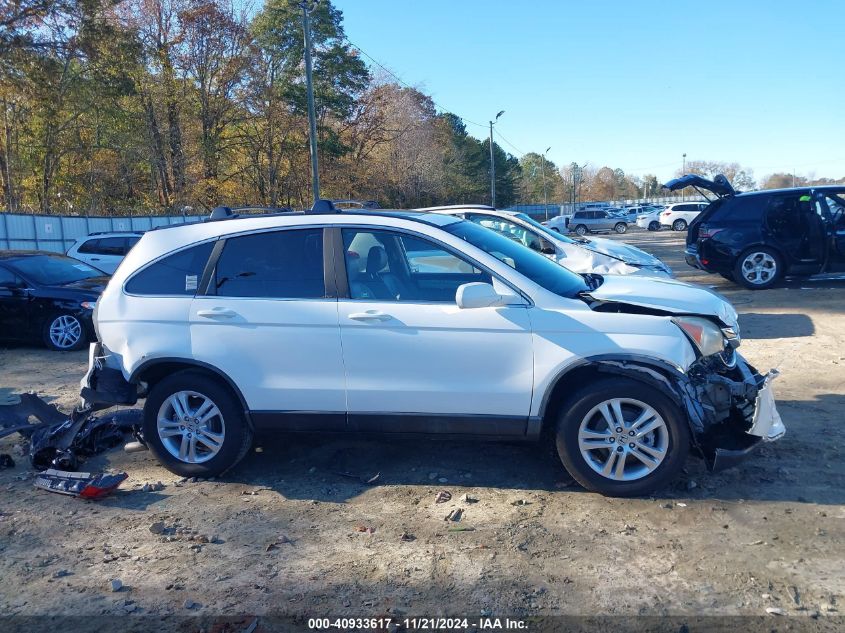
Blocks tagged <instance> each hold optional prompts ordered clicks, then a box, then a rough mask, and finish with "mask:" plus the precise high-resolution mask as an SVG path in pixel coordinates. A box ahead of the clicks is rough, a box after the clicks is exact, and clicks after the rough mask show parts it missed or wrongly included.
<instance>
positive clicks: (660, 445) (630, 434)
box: [578, 398, 669, 481]
mask: <svg viewBox="0 0 845 633" xmlns="http://www.w3.org/2000/svg"><path fill="white" fill-rule="evenodd" d="M578 448H579V450H580V451H581V457H582V458H583V459H584V461H585V462H586V463H587V465H589V467H590V468H591V469H593V470H594V471H595V472H597V473H598V474H600V475H601V476H603V477H605V478H607V479H610V480H613V481H636V480H638V479H642V478H643V477H645V476H647V475H649V474H651V473H652V472H654V470H655V469H656V468H657V467H658V466H660V464H662V463H663V460H664V459H665V458H666V456H667V454H668V450H669V429H668V427H667V426H666V422H665V421H664V420H663V418H662V417H661V416H660V414H659V413H657V411H655V410H654V409H653V408H652V407H650V406H649V405H647V404H646V403H644V402H641V401H640V400H635V399H632V398H612V399H609V400H605V401H604V402H601V403H599V404H597V405H596V406H595V407H593V408H592V409H590V411H589V413H587V415H586V416H584V419H583V420H582V421H581V425H580V427H579V429H578Z"/></svg>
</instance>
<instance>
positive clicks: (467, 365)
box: [338, 228, 534, 436]
mask: <svg viewBox="0 0 845 633" xmlns="http://www.w3.org/2000/svg"><path fill="white" fill-rule="evenodd" d="M338 230H339V231H340V235H338V240H340V239H341V235H342V248H343V253H344V254H345V257H344V262H345V275H346V281H347V283H348V293H346V294H347V295H348V296H347V297H346V298H343V297H341V298H340V299H339V300H338V311H339V317H340V332H341V339H342V343H343V360H344V365H345V368H346V387H347V407H348V411H349V417H348V420H349V426H350V429H352V430H363V431H387V432H432V433H456V434H461V433H472V434H486V435H501V436H506V435H522V434H524V433H525V426H526V421H527V418H528V414H529V410H530V406H531V390H532V384H533V364H534V363H533V353H532V343H531V327H530V322H529V318H528V313H527V312H528V310H527V308H526V307H525V306H511V307H499V308H493V307H490V308H475V309H460V308H458V306H457V304H456V303H455V293H456V291H457V289H458V287H459V286H460V285H462V284H465V283H470V282H487V283H490V282H491V275H490V274H489V273H487V272H486V271H484V270H481V269H480V268H478V267H477V266H475V265H473V264H472V263H470V262H468V261H466V260H465V259H464V258H463V257H461V256H458V255H457V254H455V253H454V252H452V251H451V250H450V249H449V248H447V247H445V246H443V245H441V244H438V243H435V242H433V241H429V240H428V239H426V238H423V237H420V236H418V235H415V234H410V233H406V232H402V231H398V230H396V231H392V230H374V229H371V228H345V229H342V230H340V229H338Z"/></svg>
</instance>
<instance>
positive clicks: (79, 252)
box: [67, 231, 143, 275]
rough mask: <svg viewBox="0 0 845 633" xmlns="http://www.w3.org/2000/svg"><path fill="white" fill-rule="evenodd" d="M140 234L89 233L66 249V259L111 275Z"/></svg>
mask: <svg viewBox="0 0 845 633" xmlns="http://www.w3.org/2000/svg"><path fill="white" fill-rule="evenodd" d="M141 235H143V233H141V232H140V231H138V232H129V233H91V235H88V236H86V237H81V238H79V239H78V240H76V242H75V243H74V245H73V246H71V247H70V248H69V249H68V252H67V255H68V257H73V258H74V259H78V260H79V261H82V262H85V263H86V264H88V265H89V266H93V267H94V268H96V269H98V270H102V271H103V272H104V273H108V274H110V275H111V274H113V273H114V271H115V270H117V267H118V266H120V262H122V261H123V258H124V257H126V253H128V252H129V250H130V249H131V248H132V247H133V246H135V244H136V243H137V242H138V240H140V239H141Z"/></svg>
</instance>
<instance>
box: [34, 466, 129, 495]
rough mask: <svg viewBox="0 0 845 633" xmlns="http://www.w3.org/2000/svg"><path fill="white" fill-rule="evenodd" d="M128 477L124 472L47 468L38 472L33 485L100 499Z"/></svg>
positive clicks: (64, 493) (67, 493)
mask: <svg viewBox="0 0 845 633" xmlns="http://www.w3.org/2000/svg"><path fill="white" fill-rule="evenodd" d="M128 477H129V475H128V474H126V473H94V474H91V473H71V472H67V471H63V470H54V469H52V468H49V469H47V470H45V471H44V472H43V473H38V476H37V477H36V478H35V487H36V488H42V489H43V490H48V491H50V492H58V493H59V494H63V495H71V496H73V497H81V498H83V499H102V498H103V497H105V496H106V495H108V494H109V493H110V492H112V491H113V490H115V489H116V488H117V487H118V486H119V485H120V484H121V483H123V482H124V481H125V480H126V479H127V478H128Z"/></svg>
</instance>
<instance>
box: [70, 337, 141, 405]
mask: <svg viewBox="0 0 845 633" xmlns="http://www.w3.org/2000/svg"><path fill="white" fill-rule="evenodd" d="M109 357H110V354H109V353H108V352H107V350H105V349H104V347H103V345H102V344H101V343H99V342H97V343H91V346H90V347H89V348H88V371H87V372H85V375H84V376H83V377H82V380H80V381H79V386H80V391H79V396H80V399H81V400H82V403H81V404H82V406H83V407H85V408H88V407H90V408H94V409H98V408H99V409H102V408H105V407H109V406H112V405H116V404H125V405H133V404H135V403H136V402H138V387H137V385H133V384H132V383H130V382H128V381H127V380H126V379H125V378H124V377H123V372H122V371H121V370H120V369H119V368H117V367H110V366H109V361H110V358H109Z"/></svg>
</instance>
